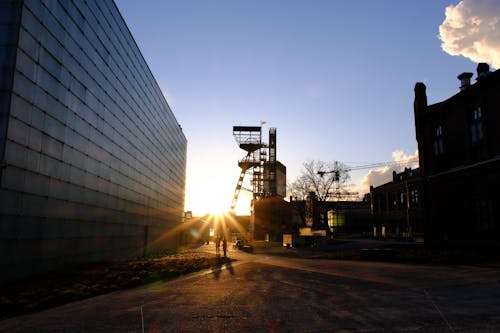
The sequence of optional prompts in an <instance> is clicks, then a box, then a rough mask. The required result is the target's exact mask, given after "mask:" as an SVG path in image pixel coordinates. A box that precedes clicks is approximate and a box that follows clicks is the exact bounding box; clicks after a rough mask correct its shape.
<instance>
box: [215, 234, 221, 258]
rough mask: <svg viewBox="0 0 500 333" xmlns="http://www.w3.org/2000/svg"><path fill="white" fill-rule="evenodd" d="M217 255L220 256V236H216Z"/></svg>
mask: <svg viewBox="0 0 500 333" xmlns="http://www.w3.org/2000/svg"><path fill="white" fill-rule="evenodd" d="M215 255H216V256H217V257H218V256H220V237H219V236H217V237H215Z"/></svg>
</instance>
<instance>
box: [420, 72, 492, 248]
mask: <svg viewBox="0 0 500 333" xmlns="http://www.w3.org/2000/svg"><path fill="white" fill-rule="evenodd" d="M472 76H473V74H472V73H462V74H461V75H459V76H458V79H459V80H460V81H461V86H460V91H459V92H458V93H456V94H455V95H453V96H451V97H450V98H448V99H447V100H445V101H442V102H439V103H436V104H432V105H428V104H427V96H426V87H425V85H424V84H423V83H420V82H419V83H417V84H416V85H415V101H414V115H415V128H416V138H417V142H418V151H419V163H420V172H421V174H422V176H423V178H424V183H423V192H424V193H423V194H424V196H423V199H424V203H423V204H424V207H425V221H426V224H425V239H426V242H431V243H441V242H443V241H448V242H454V243H476V242H477V243H488V242H498V239H499V237H500V194H499V193H500V192H499V188H500V112H499V111H500V93H499V92H500V71H498V70H497V71H495V72H490V70H489V66H488V65H487V64H484V63H480V64H479V65H478V66H477V78H476V82H475V83H473V84H471V82H470V80H471V77H472Z"/></svg>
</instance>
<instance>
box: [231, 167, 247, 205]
mask: <svg viewBox="0 0 500 333" xmlns="http://www.w3.org/2000/svg"><path fill="white" fill-rule="evenodd" d="M245 173H246V170H245V169H241V174H240V178H239V179H238V183H237V184H236V188H235V190H234V195H233V202H231V210H234V208H235V207H236V202H237V201H238V196H239V195H240V191H241V186H242V185H243V178H245Z"/></svg>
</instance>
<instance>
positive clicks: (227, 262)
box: [212, 258, 234, 280]
mask: <svg viewBox="0 0 500 333" xmlns="http://www.w3.org/2000/svg"><path fill="white" fill-rule="evenodd" d="M219 260H221V261H224V262H223V263H221V265H220V266H216V267H212V274H213V276H214V279H216V280H218V279H219V277H220V275H221V273H222V270H223V269H226V270H227V271H228V272H229V273H230V274H231V275H234V267H233V265H232V264H231V259H229V258H219Z"/></svg>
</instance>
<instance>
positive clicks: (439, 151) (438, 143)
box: [434, 125, 444, 156]
mask: <svg viewBox="0 0 500 333" xmlns="http://www.w3.org/2000/svg"><path fill="white" fill-rule="evenodd" d="M443 153H444V144H443V126H441V125H438V126H436V127H435V128H434V155H435V156H441V155H443Z"/></svg>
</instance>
